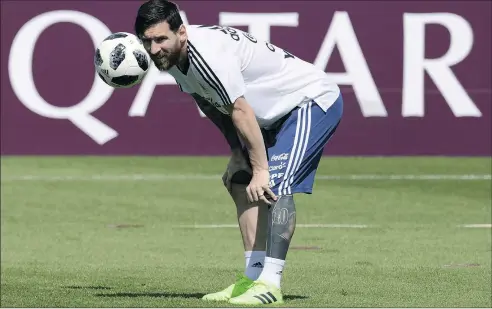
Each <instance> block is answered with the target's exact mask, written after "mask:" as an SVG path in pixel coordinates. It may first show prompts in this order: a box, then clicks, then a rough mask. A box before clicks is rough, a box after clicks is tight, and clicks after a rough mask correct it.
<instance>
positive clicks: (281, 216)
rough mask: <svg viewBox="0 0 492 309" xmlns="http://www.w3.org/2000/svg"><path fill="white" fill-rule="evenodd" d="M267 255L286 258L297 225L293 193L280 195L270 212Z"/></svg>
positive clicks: (281, 258) (280, 258)
mask: <svg viewBox="0 0 492 309" xmlns="http://www.w3.org/2000/svg"><path fill="white" fill-rule="evenodd" d="M269 216H270V218H269V230H268V238H267V256H268V257H271V258H275V259H279V260H285V258H286V256H287V251H288V250H289V245H290V241H291V239H292V236H293V235H294V230H295V227H296V206H295V203H294V197H293V196H292V195H284V196H279V198H278V200H277V202H276V203H275V205H273V208H271V209H270V214H269Z"/></svg>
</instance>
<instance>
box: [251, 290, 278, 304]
mask: <svg viewBox="0 0 492 309" xmlns="http://www.w3.org/2000/svg"><path fill="white" fill-rule="evenodd" d="M254 297H255V298H258V299H259V300H261V302H262V303H263V304H271V303H274V302H276V301H277V298H276V297H275V296H273V294H272V293H270V292H267V293H266V294H258V295H255V296H254Z"/></svg>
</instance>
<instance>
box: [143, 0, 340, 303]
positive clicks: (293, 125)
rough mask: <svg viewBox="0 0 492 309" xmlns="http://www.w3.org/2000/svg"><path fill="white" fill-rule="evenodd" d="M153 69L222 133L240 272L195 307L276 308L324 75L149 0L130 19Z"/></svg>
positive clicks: (312, 153)
mask: <svg viewBox="0 0 492 309" xmlns="http://www.w3.org/2000/svg"><path fill="white" fill-rule="evenodd" d="M135 32H136V34H137V36H138V37H139V38H140V39H141V40H142V42H143V44H144V46H145V48H146V50H147V51H148V53H149V54H150V56H151V58H152V60H153V62H154V64H155V66H156V67H157V68H158V69H159V70H161V71H166V72H169V73H170V74H171V75H172V76H173V77H174V78H175V80H176V82H177V84H178V85H179V87H180V89H181V91H183V92H185V93H189V94H190V95H191V96H193V97H194V98H195V101H196V102H197V103H198V106H199V107H200V108H201V110H202V111H203V112H204V113H205V114H206V115H207V117H208V118H210V119H211V120H212V121H213V123H214V124H215V125H216V126H217V127H218V128H219V129H220V130H221V131H222V133H223V134H224V136H225V138H226V140H227V142H228V143H229V145H230V147H231V152H232V155H231V158H230V161H229V163H228V166H227V169H226V172H225V173H224V176H223V178H222V179H223V182H224V185H225V186H226V187H227V189H228V191H229V193H230V195H231V197H232V199H233V201H234V202H235V204H236V207H237V215H238V222H239V227H240V231H241V235H242V240H243V245H244V249H245V260H246V261H245V264H246V267H245V271H244V274H241V275H240V276H238V278H237V279H236V281H235V283H233V284H232V285H230V286H229V287H227V288H226V289H224V290H222V291H219V292H216V293H212V294H207V295H205V296H204V297H203V298H204V299H205V300H216V301H229V303H232V304H242V305H262V304H271V303H283V297H282V292H281V285H280V283H281V278H282V273H283V269H284V265H285V260H286V256H287V251H288V249H289V245H290V241H291V239H292V236H293V234H294V230H295V225H296V206H295V200H294V195H295V194H299V193H305V194H311V193H312V189H313V183H314V178H315V173H316V169H317V167H318V163H319V161H320V159H321V155H322V152H323V149H324V147H325V145H326V144H327V142H328V140H329V139H330V138H331V136H332V135H333V133H334V132H335V130H336V129H337V127H338V125H339V123H340V120H341V117H342V113H343V101H342V96H341V94H340V90H339V88H338V86H337V85H336V84H334V83H332V82H330V81H329V80H328V78H327V76H326V74H325V73H324V72H323V71H322V70H320V69H318V68H316V67H315V66H314V65H312V64H310V63H308V62H305V61H303V60H301V59H299V58H297V57H296V56H294V55H292V54H291V53H289V52H288V51H286V50H283V49H282V48H280V47H278V46H275V45H273V44H271V43H269V42H264V41H260V40H258V39H256V38H255V37H253V36H252V35H250V34H248V33H246V32H243V31H240V30H237V29H233V28H230V27H221V26H203V25H200V26H195V25H190V26H185V25H184V24H183V22H182V20H181V17H180V14H179V8H178V7H177V5H176V4H174V3H173V2H170V1H166V0H150V1H147V2H145V3H144V4H142V5H141V6H140V8H139V10H138V14H137V17H136V21H135Z"/></svg>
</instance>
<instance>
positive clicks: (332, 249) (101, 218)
mask: <svg viewBox="0 0 492 309" xmlns="http://www.w3.org/2000/svg"><path fill="white" fill-rule="evenodd" d="M226 162H227V159H226V158H152V157H145V158H131V157H122V158H116V157H104V158H98V157H52V158H37V157H26V158H17V157H3V158H2V162H1V172H2V184H1V198H2V199H1V247H2V251H1V306H2V307H231V305H229V304H227V303H216V304H214V303H204V302H203V301H201V300H200V297H201V296H202V295H203V294H205V293H209V292H212V291H217V290H219V289H222V288H224V287H226V286H227V285H229V284H230V283H232V281H233V279H234V276H235V274H236V273H238V272H241V271H242V270H243V267H244V258H243V249H242V245H241V238H240V234H239V231H238V230H237V229H236V228H230V227H227V226H221V225H226V224H235V223H236V218H235V208H234V206H233V204H232V203H231V199H230V197H229V196H228V194H227V192H226V191H225V189H224V188H223V187H222V185H221V180H220V176H219V175H221V173H222V172H223V168H224V166H225V164H226ZM490 173H491V161H490V158H482V159H478V158H475V159H471V158H325V159H323V161H322V164H321V166H320V169H319V172H318V175H323V176H344V177H341V178H339V179H337V178H334V179H329V178H326V177H325V178H324V179H320V181H318V182H317V183H316V186H315V191H314V193H315V194H313V195H311V196H299V197H298V199H297V218H298V219H297V220H298V224H325V225H321V226H318V227H310V226H309V225H308V226H303V227H299V228H298V229H297V230H296V234H295V235H294V239H293V242H292V246H293V250H291V251H290V252H289V255H288V257H287V264H286V270H285V275H284V279H283V292H284V294H285V297H286V303H285V305H284V306H285V307H491V306H492V301H491V279H492V278H491V245H492V244H491V229H490V224H491V194H492V192H491V180H490ZM197 174H198V175H197ZM350 175H359V176H360V175H379V176H380V178H377V179H357V177H354V176H350ZM388 175H400V176H402V175H407V176H405V177H407V178H408V175H413V176H412V177H413V179H402V178H401V177H400V176H398V177H396V178H393V179H392V178H386V176H388ZM418 175H420V176H422V175H427V176H425V177H423V178H424V179H421V180H419V179H418V177H416V176H418ZM428 175H434V176H432V177H429V176H428ZM436 175H441V176H437V177H436ZM442 175H448V176H442ZM450 175H478V176H477V178H476V179H462V178H460V177H461V176H460V177H457V178H453V177H456V176H450ZM484 175H485V176H484ZM214 176H216V177H214ZM405 177H403V178H405ZM426 177H429V179H425V178H426ZM410 178H411V177H410ZM465 178H466V177H465ZM329 224H334V225H337V224H339V225H340V224H344V225H347V226H338V227H336V226H330V225H329ZM463 224H487V225H486V226H485V227H482V228H469V227H462V226H461V225H463ZM187 225H191V226H192V227H184V226H187ZM193 225H219V226H217V227H215V228H212V227H209V228H196V227H193ZM351 225H363V226H364V227H358V228H355V226H351ZM303 247H315V248H314V249H311V250H305V249H303Z"/></svg>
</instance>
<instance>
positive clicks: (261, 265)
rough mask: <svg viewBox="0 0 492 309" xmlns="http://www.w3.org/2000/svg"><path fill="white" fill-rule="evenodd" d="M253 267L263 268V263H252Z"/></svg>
mask: <svg viewBox="0 0 492 309" xmlns="http://www.w3.org/2000/svg"><path fill="white" fill-rule="evenodd" d="M251 267H258V268H263V264H261V262H256V263H254V264H253V265H251Z"/></svg>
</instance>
